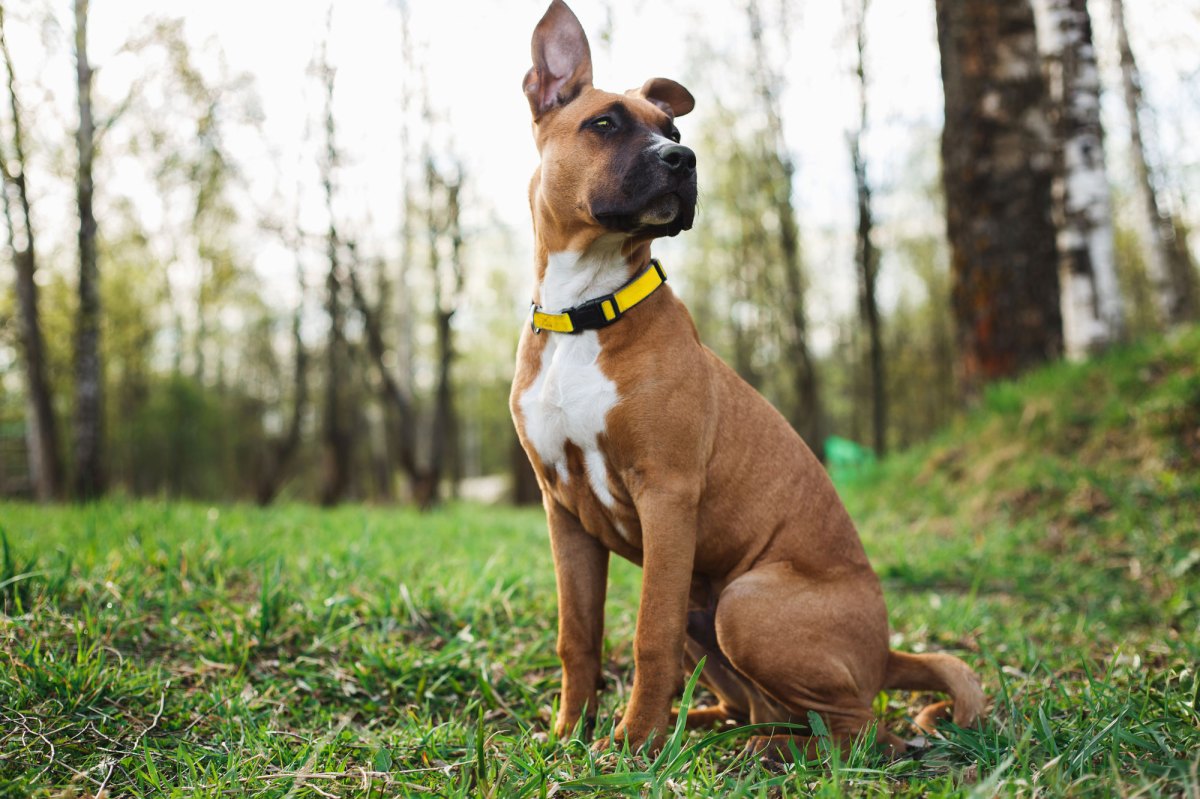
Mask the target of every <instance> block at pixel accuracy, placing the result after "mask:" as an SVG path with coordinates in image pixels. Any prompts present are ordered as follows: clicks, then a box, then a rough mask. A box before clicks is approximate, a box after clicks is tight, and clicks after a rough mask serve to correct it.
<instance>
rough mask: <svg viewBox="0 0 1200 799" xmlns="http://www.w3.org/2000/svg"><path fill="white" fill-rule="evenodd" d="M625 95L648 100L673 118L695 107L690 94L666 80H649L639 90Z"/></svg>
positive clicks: (676, 84)
mask: <svg viewBox="0 0 1200 799" xmlns="http://www.w3.org/2000/svg"><path fill="white" fill-rule="evenodd" d="M627 94H632V95H633V96H634V97H641V98H643V99H645V100H649V101H650V102H652V103H654V104H655V105H656V106H658V107H659V108H661V109H662V110H664V111H666V112H667V113H668V114H670V115H671V116H673V117H681V116H683V115H684V114H686V113H688V112H689V111H691V110H692V109H693V108H695V107H696V99H695V98H694V97H692V93H691V92H689V91H688V90H687V89H685V88H683V87H682V86H680V85H679V84H678V83H676V82H675V81H673V80H670V79H668V78H651V79H650V80H648V81H646V82H645V83H643V84H642V88H640V89H632V90H630V91H629V92H627Z"/></svg>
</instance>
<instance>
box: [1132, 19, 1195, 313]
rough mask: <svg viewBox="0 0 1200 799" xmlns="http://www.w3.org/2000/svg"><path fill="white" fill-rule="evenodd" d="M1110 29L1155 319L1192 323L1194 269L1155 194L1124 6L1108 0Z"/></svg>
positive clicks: (1138, 83)
mask: <svg viewBox="0 0 1200 799" xmlns="http://www.w3.org/2000/svg"><path fill="white" fill-rule="evenodd" d="M1112 17H1113V29H1114V30H1115V31H1116V36H1117V49H1118V50H1119V51H1120V56H1121V84H1122V88H1123V89H1124V97H1125V111H1126V113H1127V114H1128V115H1129V140H1130V141H1129V153H1130V157H1131V158H1132V159H1133V174H1134V182H1135V184H1136V189H1137V195H1138V201H1139V203H1140V205H1141V206H1142V215H1141V220H1142V235H1143V236H1144V240H1145V246H1146V272H1147V276H1148V277H1149V278H1150V284H1151V289H1152V292H1153V295H1154V301H1155V304H1156V306H1157V308H1158V312H1159V316H1160V317H1161V318H1162V320H1163V322H1165V323H1166V324H1168V325H1173V324H1177V323H1179V322H1183V321H1186V320H1188V319H1194V318H1196V316H1197V314H1198V313H1200V297H1198V296H1197V287H1196V276H1195V267H1194V265H1192V263H1191V253H1190V252H1189V251H1188V248H1187V242H1186V241H1180V240H1179V238H1178V237H1177V236H1176V232H1177V227H1178V226H1177V224H1176V222H1175V220H1174V219H1173V218H1172V215H1171V214H1169V213H1165V212H1164V209H1163V208H1162V206H1161V204H1160V203H1159V199H1158V195H1157V194H1156V193H1155V190H1154V180H1153V177H1152V175H1151V172H1150V164H1149V162H1148V159H1147V157H1146V142H1145V137H1144V135H1143V131H1142V121H1141V111H1142V104H1143V97H1142V84H1141V77H1140V73H1139V72H1138V66H1137V61H1136V60H1135V59H1134V57H1133V48H1132V47H1131V46H1130V44H1129V31H1128V29H1127V28H1126V25H1125V3H1124V0H1112Z"/></svg>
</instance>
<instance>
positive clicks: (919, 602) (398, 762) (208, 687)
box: [0, 330, 1200, 797]
mask: <svg viewBox="0 0 1200 799" xmlns="http://www.w3.org/2000/svg"><path fill="white" fill-rule="evenodd" d="M1198 364H1200V331H1198V330H1192V331H1190V332H1186V333H1184V334H1180V335H1176V336H1174V337H1172V338H1170V339H1168V340H1166V341H1159V342H1156V343H1153V344H1145V345H1140V346H1137V347H1132V348H1128V349H1125V350H1123V351H1121V352H1118V353H1116V354H1114V355H1111V356H1109V357H1107V358H1105V359H1103V360H1101V361H1099V362H1098V363H1093V364H1089V365H1086V366H1058V367H1055V368H1052V369H1050V370H1047V371H1045V372H1042V373H1039V374H1036V375H1034V376H1032V377H1030V378H1028V379H1026V380H1024V381H1021V382H1019V383H1016V384H1009V385H1004V386H999V387H997V388H995V389H993V390H992V391H991V392H990V393H989V394H988V395H987V396H986V397H985V398H984V400H983V401H982V403H981V406H980V407H979V408H978V409H976V411H975V412H973V413H972V414H970V415H969V416H967V417H966V418H964V419H963V420H962V421H961V422H960V423H958V424H956V425H955V426H954V427H953V428H952V429H949V430H947V431H945V432H944V433H943V434H942V435H941V436H940V437H939V438H938V439H937V440H936V441H934V442H931V443H930V444H929V445H927V446H924V447H921V448H918V449H915V450H913V451H911V452H908V453H906V454H903V455H900V456H898V457H895V458H892V459H890V460H888V461H887V462H885V463H884V464H882V465H880V466H879V467H876V468H874V469H872V470H871V471H869V472H868V473H867V474H865V475H862V476H860V477H858V478H856V479H854V480H851V481H849V482H848V483H847V484H846V485H844V486H843V494H844V496H845V498H846V500H847V503H848V505H849V507H850V509H851V513H852V514H853V516H854V517H855V519H856V520H857V521H858V523H859V526H860V528H861V530H862V534H863V538H864V540H865V542H866V545H867V549H868V551H869V553H870V555H871V557H872V560H873V562H874V563H875V566H876V568H877V570H878V571H879V573H880V575H881V577H882V578H883V580H884V587H885V591H886V594H887V598H888V603H889V608H890V613H891V620H892V625H893V629H894V640H893V645H894V646H896V647H899V648H904V649H908V650H911V651H930V650H943V651H950V652H954V653H956V654H958V655H960V656H961V657H963V658H964V659H965V660H967V662H969V663H970V664H971V665H972V666H973V667H975V668H976V669H977V670H978V671H979V673H980V674H981V675H982V676H983V680H984V685H985V689H986V691H987V692H988V694H989V696H990V697H991V699H992V706H991V707H990V709H989V714H988V718H987V722H986V724H985V725H984V726H983V728H982V729H980V730H955V729H950V730H947V732H946V735H945V738H944V739H936V740H931V741H930V742H929V746H928V747H927V748H926V749H925V750H924V751H923V752H922V753H921V755H920V756H919V757H916V758H909V759H902V760H897V761H894V762H890V761H887V760H882V759H880V758H878V757H877V756H875V755H874V754H872V752H871V750H870V749H869V748H868V747H866V746H862V747H857V748H855V749H854V750H853V751H850V752H837V751H836V750H827V751H826V752H825V753H824V756H823V757H822V758H821V760H820V762H812V763H808V764H800V765H797V766H789V767H786V768H785V767H780V766H776V765H771V764H766V763H761V762H759V761H756V760H753V759H747V758H745V757H742V756H741V755H740V743H739V741H740V739H741V738H742V737H744V736H743V735H741V734H739V733H737V732H733V731H729V730H712V731H699V732H693V733H690V734H687V733H677V734H673V735H671V736H670V737H669V739H668V741H667V745H666V747H665V748H664V750H663V754H662V755H660V756H658V757H657V758H650V757H644V756H642V755H640V754H638V753H631V754H625V755H621V756H617V755H612V754H610V755H604V756H596V755H593V754H592V753H591V752H590V750H589V748H588V746H587V745H586V744H585V743H584V742H581V741H578V740H576V741H571V742H568V743H565V744H560V743H557V742H554V741H549V740H547V737H546V731H547V729H549V728H550V726H551V724H552V719H553V716H554V713H555V696H556V690H557V684H558V664H557V660H556V657H555V654H554V643H553V642H554V628H555V623H554V607H555V600H554V580H553V574H552V571H551V568H550V555H549V547H548V543H547V541H546V540H545V532H544V522H543V520H542V517H541V514H540V513H539V512H538V511H534V510H502V509H494V508H484V507H480V506H470V505H459V506H452V507H449V508H447V509H445V510H442V511H439V512H437V513H434V514H430V515H420V514H417V513H415V512H411V511H406V510H396V509H390V508H350V507H347V508H343V509H340V510H333V511H322V510H316V509H312V508H308V507H299V506H295V507H278V508H269V509H265V510H259V509H252V508H247V507H237V506H213V507H209V506H206V505H198V504H182V503H168V502H149V501H137V502H134V501H118V500H112V501H108V502H105V503H101V504H98V505H94V506H89V507H81V508H72V507H59V508H39V507H34V506H30V505H23V504H12V503H10V504H0V533H2V543H3V552H2V554H3V561H2V562H0V603H2V605H0V610H2V613H0V796H11V797H17V796H28V795H35V796H55V797H69V796H75V797H83V796H88V795H95V794H98V793H100V792H101V790H103V791H104V792H106V793H107V795H110V796H134V797H138V796H181V797H183V796H186V797H218V796H231V795H232V796H241V795H245V796H256V797H258V796H262V797H266V796H280V797H284V796H288V797H303V796H331V795H335V796H395V795H418V794H432V795H439V796H441V795H451V796H472V797H474V796H531V797H532V796H549V795H552V794H558V795H563V796H613V795H629V796H643V795H647V796H722V797H724V796H781V795H808V794H814V795H830V796H834V795H871V796H887V795H901V796H904V795H910V796H960V795H978V796H990V795H994V794H996V793H1004V794H1017V795H1035V794H1036V795H1079V796H1112V795H1118V794H1121V795H1139V796H1158V795H1162V796H1178V795H1184V796H1189V797H1196V796H1200V777H1198V769H1200V701H1198V700H1200V674H1198V672H1197V664H1198V663H1200V635H1198V633H1200V604H1198V603H1200V366H1198ZM637 586H638V572H637V571H636V570H635V569H633V568H632V567H629V566H628V565H626V564H618V565H616V566H614V586H613V589H612V590H611V592H610V600H609V612H608V636H607V646H606V654H605V657H606V673H607V679H608V690H607V692H606V694H605V701H606V705H605V706H604V707H603V708H602V714H601V717H602V720H603V721H602V725H605V726H607V725H608V724H611V718H612V711H613V710H614V709H615V708H617V707H619V706H620V704H621V702H622V700H623V698H624V697H625V696H626V695H627V693H628V687H629V682H630V679H631V675H632V663H631V652H630V646H631V640H632V633H633V621H634V616H635V613H636V607H637ZM700 699H701V701H702V700H703V696H702V695H701V696H700ZM926 701H928V697H922V696H917V695H909V694H893V695H889V696H881V697H880V699H879V702H878V705H879V708H880V711H881V713H882V715H883V717H884V718H885V723H887V724H888V725H889V727H891V728H893V729H895V730H896V731H898V732H900V733H901V734H903V735H905V736H906V737H910V736H911V735H913V732H912V730H911V729H910V728H907V726H906V722H905V720H904V719H905V716H906V715H911V714H912V712H913V711H914V710H915V709H916V708H918V707H920V706H921V705H922V704H923V703H924V702H926Z"/></svg>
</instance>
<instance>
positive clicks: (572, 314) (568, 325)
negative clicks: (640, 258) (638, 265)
mask: <svg viewBox="0 0 1200 799" xmlns="http://www.w3.org/2000/svg"><path fill="white" fill-rule="evenodd" d="M666 282H667V275H666V273H665V272H663V268H662V264H660V263H659V262H658V259H657V258H654V259H652V260H651V261H650V265H649V266H647V267H646V268H645V269H643V270H642V271H641V272H640V273H638V275H637V276H636V277H635V278H633V280H630V281H629V282H628V283H626V284H625V285H624V286H621V288H619V289H617V290H616V291H614V292H613V293H612V294H605V295H604V296H603V297H596V298H595V299H592V300H588V301H587V302H585V303H581V304H579V305H576V306H574V307H573V308H567V309H566V310H565V311H560V312H558V313H546V312H545V311H543V310H542V306H540V305H537V304H536V303H535V304H533V305H531V306H530V308H529V326H530V327H531V328H532V329H533V332H534V333H541V332H542V331H543V330H549V331H551V332H553V333H582V332H583V331H585V330H599V329H600V328H602V327H608V326H609V325H611V324H612V323H613V322H615V321H617V320H618V319H620V318H621V317H622V316H624V315H625V312H626V311H628V310H629V309H630V308H632V307H633V306H635V305H637V304H638V303H639V302H641V301H642V300H644V299H646V298H647V297H649V296H650V295H651V294H653V293H654V292H655V291H657V290H658V287H659V286H661V285H662V284H663V283H666Z"/></svg>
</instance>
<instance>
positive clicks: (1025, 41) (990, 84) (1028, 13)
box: [936, 0, 1062, 395]
mask: <svg viewBox="0 0 1200 799" xmlns="http://www.w3.org/2000/svg"><path fill="white" fill-rule="evenodd" d="M936 4H937V24H938V44H939V46H940V49H941V55H942V82H943V84H944V87H945V101H946V127H945V130H944V132H943V135H942V161H943V180H944V181H945V187H946V208H947V214H946V216H947V229H948V232H949V239H950V245H951V252H952V266H951V272H952V274H953V276H954V311H955V317H956V321H957V327H958V344H959V358H960V362H959V369H960V372H961V375H962V385H963V387H964V388H965V389H966V390H967V392H968V394H969V395H974V394H975V393H977V391H978V390H979V388H980V387H981V385H982V384H984V383H986V382H988V381H991V380H996V379H1000V378H1006V377H1012V376H1014V375H1017V374H1019V373H1021V372H1023V371H1025V370H1026V369H1028V368H1030V367H1033V366H1037V365H1038V364H1041V363H1044V362H1046V361H1049V360H1052V359H1055V358H1057V357H1059V356H1060V355H1061V354H1062V311H1061V308H1060V305H1059V282H1058V258H1057V251H1056V247H1055V230H1054V225H1053V223H1052V220H1051V212H1050V184H1051V178H1052V171H1053V158H1052V156H1051V151H1050V142H1049V139H1050V130H1049V123H1048V122H1047V120H1046V114H1045V86H1044V84H1043V80H1042V73H1041V70H1040V68H1039V60H1038V49H1037V35H1036V30H1035V27H1034V19H1033V9H1032V8H1031V7H1030V5H1029V0H1007V1H1006V2H1004V3H997V2H991V0H936Z"/></svg>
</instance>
